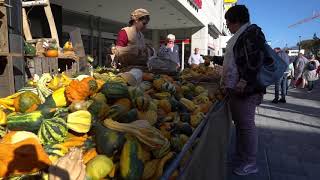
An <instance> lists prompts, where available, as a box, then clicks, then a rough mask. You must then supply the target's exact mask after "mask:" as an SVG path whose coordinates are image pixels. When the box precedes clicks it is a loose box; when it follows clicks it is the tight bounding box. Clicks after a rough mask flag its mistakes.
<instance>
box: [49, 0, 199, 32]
mask: <svg viewBox="0 0 320 180" xmlns="http://www.w3.org/2000/svg"><path fill="white" fill-rule="evenodd" d="M50 2H51V3H54V4H58V5H61V6H62V7H63V8H64V9H66V10H71V11H75V12H79V13H84V14H90V15H94V16H98V17H102V18H105V19H109V20H112V21H116V22H120V23H128V21H129V15H130V13H131V12H132V11H133V10H134V9H138V8H144V9H147V10H148V11H149V12H150V13H151V21H150V22H149V24H148V28H149V29H176V28H190V27H199V26H203V24H202V23H201V22H200V21H199V20H198V19H197V18H196V17H194V15H193V14H192V13H191V12H190V11H189V10H188V9H187V8H185V7H184V5H182V4H181V3H180V2H179V1H172V0H162V1H159V0H130V1H128V0H116V1H114V0H112V1H111V0H109V1H105V0H90V1H88V0H68V1H65V0H50ZM190 8H191V6H190Z"/></svg>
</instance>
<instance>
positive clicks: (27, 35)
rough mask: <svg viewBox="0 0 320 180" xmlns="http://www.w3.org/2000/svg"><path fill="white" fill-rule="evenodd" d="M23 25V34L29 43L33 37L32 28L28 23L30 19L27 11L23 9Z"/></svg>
mask: <svg viewBox="0 0 320 180" xmlns="http://www.w3.org/2000/svg"><path fill="white" fill-rule="evenodd" d="M22 25H23V34H24V37H25V39H26V40H27V41H29V40H32V35H31V31H30V26H29V22H28V17H27V13H26V9H25V8H22Z"/></svg>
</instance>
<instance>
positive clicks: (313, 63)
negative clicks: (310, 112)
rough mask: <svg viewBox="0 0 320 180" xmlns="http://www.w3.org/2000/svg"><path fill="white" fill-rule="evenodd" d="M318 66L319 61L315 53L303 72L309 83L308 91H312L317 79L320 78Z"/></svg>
mask: <svg viewBox="0 0 320 180" xmlns="http://www.w3.org/2000/svg"><path fill="white" fill-rule="evenodd" d="M318 68H319V61H318V60H316V59H315V56H314V55H312V56H311V59H310V61H309V62H308V63H307V64H306V66H305V69H304V72H303V78H304V79H305V80H306V81H307V83H308V92H311V91H312V89H313V87H314V84H315V81H316V80H318V79H319V74H318V73H317V70H318Z"/></svg>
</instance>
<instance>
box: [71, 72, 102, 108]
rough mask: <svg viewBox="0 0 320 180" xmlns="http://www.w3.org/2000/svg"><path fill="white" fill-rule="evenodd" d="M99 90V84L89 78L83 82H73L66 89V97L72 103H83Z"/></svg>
mask: <svg viewBox="0 0 320 180" xmlns="http://www.w3.org/2000/svg"><path fill="white" fill-rule="evenodd" d="M98 88H99V87H98V83H97V82H96V80H95V79H94V78H93V77H87V78H84V79H82V80H81V81H78V80H73V81H71V83H70V84H69V86H67V87H66V96H67V98H68V101H70V102H74V101H81V100H85V99H87V98H88V97H89V96H91V95H93V94H94V93H96V92H97V90H98Z"/></svg>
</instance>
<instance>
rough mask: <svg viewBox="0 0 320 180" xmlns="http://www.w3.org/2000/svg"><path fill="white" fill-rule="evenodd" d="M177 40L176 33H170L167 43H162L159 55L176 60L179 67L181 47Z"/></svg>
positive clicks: (162, 57)
mask: <svg viewBox="0 0 320 180" xmlns="http://www.w3.org/2000/svg"><path fill="white" fill-rule="evenodd" d="M175 40H176V37H175V35H173V34H168V36H167V39H166V44H165V45H162V46H161V47H160V49H159V52H158V57H159V58H160V59H167V60H170V61H172V62H174V63H175V64H176V68H177V69H178V68H179V67H180V58H179V47H178V46H177V45H176V44H175Z"/></svg>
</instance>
